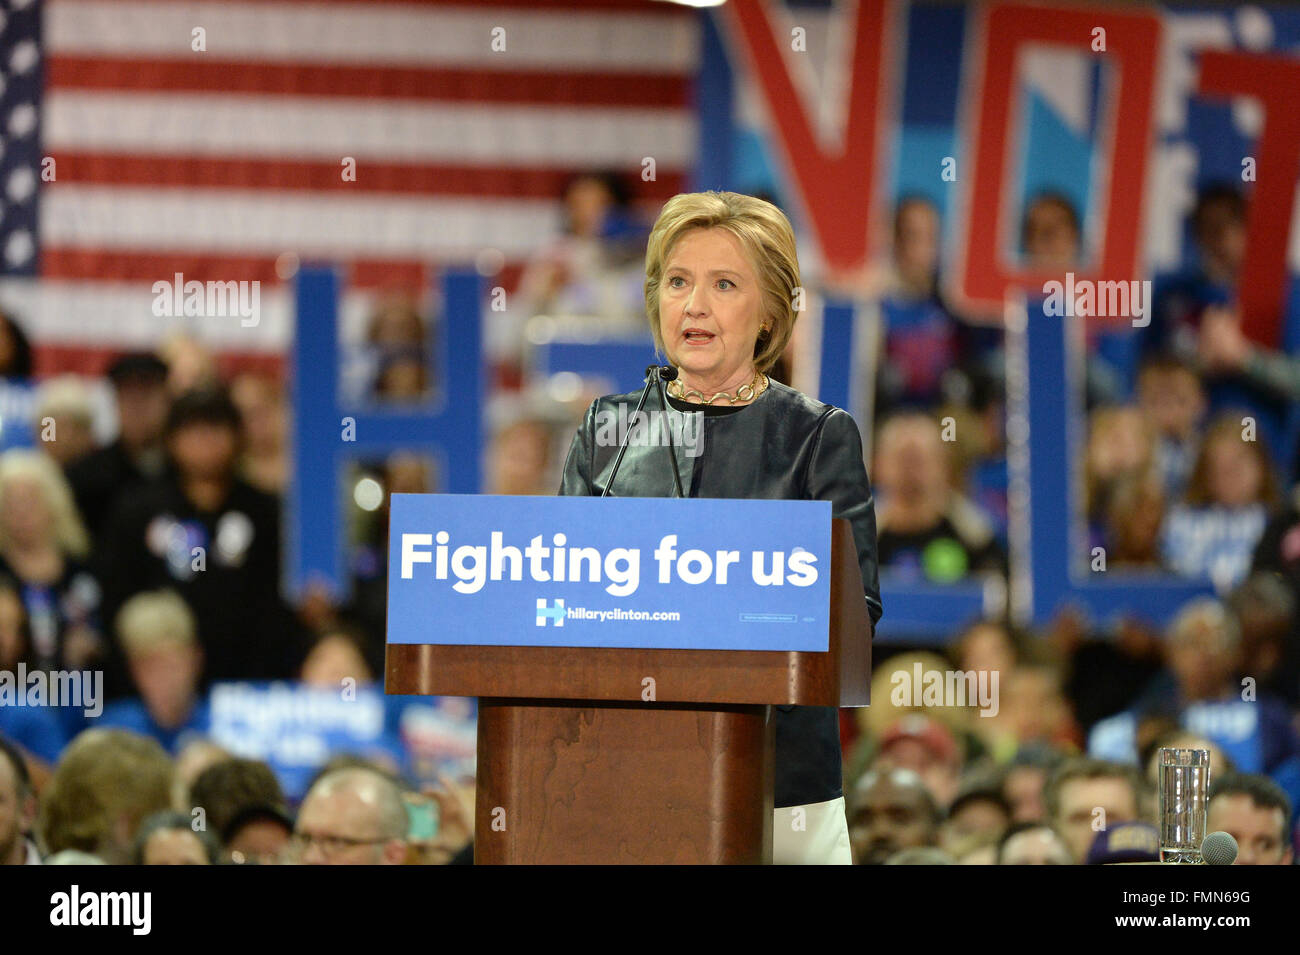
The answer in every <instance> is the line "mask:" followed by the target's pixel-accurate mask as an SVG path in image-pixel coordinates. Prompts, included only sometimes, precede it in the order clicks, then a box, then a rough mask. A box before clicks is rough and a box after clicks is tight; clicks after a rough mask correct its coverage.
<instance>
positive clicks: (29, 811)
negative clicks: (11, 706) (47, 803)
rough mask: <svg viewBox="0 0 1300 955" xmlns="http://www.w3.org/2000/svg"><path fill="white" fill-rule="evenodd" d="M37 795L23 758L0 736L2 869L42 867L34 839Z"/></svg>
mask: <svg viewBox="0 0 1300 955" xmlns="http://www.w3.org/2000/svg"><path fill="white" fill-rule="evenodd" d="M35 822H36V793H35V792H34V791H33V790H32V777H31V772H30V770H28V768H27V761H26V759H24V758H23V754H22V753H20V752H19V751H18V747H16V746H14V745H13V744H12V743H10V742H9V741H8V740H7V739H5V738H4V737H3V736H0V865H40V864H41V854H40V852H39V851H38V850H37V848H36V843H35V841H33V839H32V835H31V834H32V826H33V825H34V824H35Z"/></svg>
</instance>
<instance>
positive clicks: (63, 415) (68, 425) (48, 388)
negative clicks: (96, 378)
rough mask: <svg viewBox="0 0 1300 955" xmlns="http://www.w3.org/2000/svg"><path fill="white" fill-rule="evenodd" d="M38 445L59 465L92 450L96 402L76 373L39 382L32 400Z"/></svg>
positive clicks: (75, 460)
mask: <svg viewBox="0 0 1300 955" xmlns="http://www.w3.org/2000/svg"><path fill="white" fill-rule="evenodd" d="M32 417H33V419H34V425H33V430H34V431H35V433H36V437H37V445H36V446H37V447H38V448H40V449H41V450H42V451H44V452H45V453H46V454H48V455H49V456H50V457H52V458H53V459H54V460H55V462H56V463H57V464H58V465H59V467H61V468H68V467H70V466H71V465H73V464H75V463H76V462H78V461H81V460H82V459H84V458H85V457H86V456H87V455H88V454H90V453H91V452H92V451H93V450H95V402H94V399H93V398H92V397H91V394H90V388H89V387H88V386H87V384H86V381H85V379H84V378H82V377H80V376H79V375H59V376H58V377H56V378H50V379H48V380H46V381H44V382H42V383H41V385H40V387H38V388H37V389H36V395H35V400H34V402H33V409H32Z"/></svg>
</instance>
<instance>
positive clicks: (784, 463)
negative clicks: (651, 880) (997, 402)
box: [560, 192, 881, 864]
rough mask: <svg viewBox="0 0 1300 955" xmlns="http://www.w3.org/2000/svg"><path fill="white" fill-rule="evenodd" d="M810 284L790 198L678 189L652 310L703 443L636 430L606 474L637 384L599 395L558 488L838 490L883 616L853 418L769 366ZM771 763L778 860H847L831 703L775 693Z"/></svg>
mask: <svg viewBox="0 0 1300 955" xmlns="http://www.w3.org/2000/svg"><path fill="white" fill-rule="evenodd" d="M801 298H802V289H801V287H800V280H799V260H798V256H797V254H796V251H795V239H794V231H793V230H792V229H791V227H790V222H789V220H788V219H787V218H786V217H785V214H784V213H782V212H781V210H780V209H778V208H777V207H776V206H774V205H772V204H771V203H770V202H765V201H763V200H761V199H756V198H754V197H752V196H745V195H739V194H737V193H734V192H702V193H684V194H681V195H677V196H674V197H673V198H672V199H670V200H669V201H668V202H667V203H666V204H665V205H664V207H663V210H662V211H661V212H660V214H659V218H658V221H656V223H655V225H654V228H653V230H652V231H651V233H650V238H649V242H648V244H647V247H646V279H645V301H646V314H647V316H648V317H649V319H650V327H651V329H652V331H653V333H654V340H655V345H656V347H657V348H658V349H659V351H660V352H661V353H662V354H664V355H666V356H667V358H668V360H669V361H670V362H671V363H672V364H673V365H674V366H676V369H677V377H676V379H675V380H673V381H670V382H669V384H668V387H667V394H668V401H669V404H670V405H671V406H672V407H673V408H675V409H677V410H678V411H683V412H701V413H702V414H703V416H704V417H703V422H702V423H703V429H702V433H701V434H697V435H696V438H697V439H699V440H700V441H702V446H697V447H694V448H692V449H690V450H691V451H694V452H698V453H695V454H693V455H692V454H688V453H686V450H687V449H684V448H682V447H677V448H675V449H672V448H666V447H663V446H662V445H661V444H660V443H658V442H644V443H642V444H640V445H637V444H632V445H629V446H628V447H627V449H626V451H625V452H624V458H623V460H622V461H621V463H620V464H619V466H618V470H617V473H615V474H614V476H613V481H612V484H611V482H610V475H611V472H613V471H614V466H615V459H616V458H617V456H618V452H619V448H618V447H617V446H615V447H609V446H603V445H602V443H601V442H599V441H598V440H597V431H596V422H597V420H598V418H597V416H598V415H600V414H601V412H614V413H616V414H617V412H618V410H619V406H620V405H626V406H628V407H627V408H626V409H625V411H624V414H625V415H628V416H629V417H630V415H631V412H632V410H633V409H634V408H635V407H636V404H637V399H638V398H639V397H640V393H639V392H636V393H631V394H624V395H610V396H607V397H604V398H600V399H597V400H596V401H595V402H593V403H592V405H591V407H590V408H589V409H588V410H587V415H586V419H585V421H584V422H583V425H582V426H581V427H580V428H579V430H578V433H577V435H575V437H574V439H573V444H572V446H571V448H570V450H569V455H568V458H567V460H566V462H565V467H564V477H563V481H562V484H561V487H560V493H561V494H569V495H601V494H604V493H606V492H608V493H610V494H616V495H617V496H619V497H672V496H677V495H678V494H681V495H684V496H686V497H699V498H760V499H769V500H825V501H830V502H831V503H832V505H833V507H832V513H833V516H834V517H843V518H847V519H848V520H849V522H850V523H851V524H852V527H853V537H854V542H855V543H856V545H857V550H858V560H859V562H860V564H861V569H862V581H863V585H864V590H865V593H866V600H867V606H868V610H869V611H870V614H871V619H872V623H873V624H874V623H875V622H876V621H877V620H878V619H879V618H880V612H881V606H880V587H879V583H878V575H877V570H876V518H875V509H874V506H873V503H872V498H871V486H870V483H869V482H868V480H867V472H866V468H865V466H864V465H863V461H862V440H861V437H860V435H859V434H858V428H857V425H856V423H855V422H854V421H853V418H852V416H851V415H849V413H848V412H846V411H844V410H842V409H840V408H835V407H832V406H830V405H826V404H822V403H821V402H819V401H815V400H814V399H812V398H809V397H808V396H807V395H804V394H801V393H800V392H798V391H795V390H794V389H793V388H789V387H786V386H785V385H782V384H780V383H779V382H776V381H772V380H771V379H769V378H768V377H767V375H766V372H767V370H768V369H770V368H771V367H772V365H773V363H774V362H775V361H776V360H777V358H778V357H779V356H780V354H781V352H782V351H783V350H784V349H785V346H786V344H787V343H788V342H789V340H790V334H791V332H792V331H793V329H794V323H795V319H796V318H797V317H798V311H797V310H796V306H797V303H798V302H799V301H800V299H801ZM599 420H602V421H603V420H611V419H609V418H605V417H601V418H600V419H599ZM623 420H626V418H624V419H623ZM607 443H608V442H606V444H607ZM775 777H776V779H775V783H776V793H775V796H776V800H775V806H776V818H775V819H774V822H773V829H772V832H773V861H774V862H777V863H845V864H847V863H850V862H851V861H852V860H851V856H850V851H849V834H848V823H847V820H846V817H845V807H844V795H843V776H842V767H841V755H840V742H839V719H838V711H837V710H836V709H834V708H833V707H814V706H809V707H804V706H797V707H779V708H778V710H777V713H776V767H775ZM795 807H802V808H803V809H804V810H805V811H804V813H803V814H802V820H803V822H804V826H803V828H802V831H796V827H794V826H793V825H792V824H791V820H792V819H794V818H797V817H799V814H796V813H794V812H792V810H793V809H794V808H795Z"/></svg>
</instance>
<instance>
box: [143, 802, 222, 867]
mask: <svg viewBox="0 0 1300 955" xmlns="http://www.w3.org/2000/svg"><path fill="white" fill-rule="evenodd" d="M218 852H219V849H218V846H217V841H216V840H215V839H214V838H212V834H211V833H210V832H208V830H206V829H202V828H199V829H196V828H194V825H193V820H192V819H191V818H190V817H189V816H187V815H185V814H184V813H181V812H175V811H174V810H171V809H168V810H164V811H162V812H157V813H154V814H153V815H152V816H150V817H149V818H148V819H146V820H145V821H144V822H143V823H141V824H140V830H139V832H137V833H136V837H135V844H134V846H133V847H132V851H131V864H132V865H216V864H217V856H218Z"/></svg>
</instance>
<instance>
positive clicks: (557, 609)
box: [537, 597, 564, 627]
mask: <svg viewBox="0 0 1300 955" xmlns="http://www.w3.org/2000/svg"><path fill="white" fill-rule="evenodd" d="M547 617H549V618H550V619H552V620H554V621H555V625H556V626H557V627H563V626H564V601H563V600H556V601H555V606H554V607H548V606H546V600H545V598H542V597H538V598H537V626H539V627H544V626H546V618H547Z"/></svg>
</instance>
